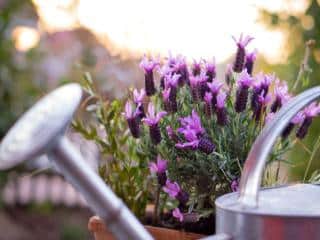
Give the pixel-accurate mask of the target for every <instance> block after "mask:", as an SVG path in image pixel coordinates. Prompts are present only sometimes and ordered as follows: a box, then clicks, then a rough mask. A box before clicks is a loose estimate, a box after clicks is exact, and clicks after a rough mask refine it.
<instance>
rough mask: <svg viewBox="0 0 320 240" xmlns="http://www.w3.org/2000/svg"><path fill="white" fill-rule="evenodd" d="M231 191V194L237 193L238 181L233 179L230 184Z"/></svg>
mask: <svg viewBox="0 0 320 240" xmlns="http://www.w3.org/2000/svg"><path fill="white" fill-rule="evenodd" d="M231 190H232V192H237V191H239V181H238V179H234V180H233V181H232V182H231Z"/></svg>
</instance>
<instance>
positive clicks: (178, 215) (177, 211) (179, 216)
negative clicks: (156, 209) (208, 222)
mask: <svg viewBox="0 0 320 240" xmlns="http://www.w3.org/2000/svg"><path fill="white" fill-rule="evenodd" d="M172 216H174V217H175V218H176V219H178V220H179V221H180V222H183V219H184V216H183V214H182V213H181V211H180V209H179V208H175V209H174V210H173V211H172Z"/></svg>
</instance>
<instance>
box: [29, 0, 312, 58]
mask: <svg viewBox="0 0 320 240" xmlns="http://www.w3.org/2000/svg"><path fill="white" fill-rule="evenodd" d="M33 2H34V4H35V5H36V7H37V8H38V11H39V15H40V18H41V22H42V26H43V27H44V28H45V29H49V30H50V31H55V30H61V29H72V28H74V27H77V26H83V27H85V28H87V29H89V30H91V31H92V32H93V33H94V34H95V35H96V36H97V37H98V39H99V40H100V42H102V43H103V44H104V45H105V46H106V47H107V48H108V50H109V51H110V52H111V53H113V54H119V53H120V54H122V55H123V54H127V55H128V54H129V55H134V56H135V55H141V54H143V53H145V52H148V53H151V54H161V55H165V54H167V53H168V51H172V52H173V53H180V54H183V55H186V56H187V57H188V58H191V59H192V58H195V59H198V58H200V57H203V58H211V57H212V56H215V57H216V60H217V62H223V61H225V60H226V59H227V58H228V57H230V56H231V55H232V54H233V53H234V51H235V45H234V42H233V41H232V39H231V35H235V36H237V35H239V34H240V33H241V32H244V33H245V34H250V35H252V36H254V37H255V41H254V43H253V44H252V45H251V46H252V49H253V48H257V49H258V51H259V52H260V53H261V54H263V55H264V56H265V57H266V59H267V60H268V61H269V62H271V63H275V62H282V61H285V59H282V58H283V57H284V56H283V54H282V52H283V49H284V47H285V45H284V42H285V36H284V35H283V33H282V32H280V31H271V30H269V29H266V27H264V26H262V25H261V24H259V23H257V19H258V17H259V16H258V10H257V8H258V7H260V6H262V7H265V8H267V9H269V10H272V11H279V10H280V9H283V8H285V9H286V10H290V11H292V12H293V13H296V14H299V12H301V11H303V10H304V9H305V8H306V1H285V0H270V1H264V0H255V1H253V0H245V1H231V0H225V1H212V0H198V1H177V0H176V1H174V0H162V1H152V0H136V1H130V0H117V1H112V0H104V1H101V0H78V1H76V3H77V6H76V7H74V8H73V7H72V3H74V2H73V1H72V0H33ZM288 2H290V4H288ZM70 9H71V10H70Z"/></svg>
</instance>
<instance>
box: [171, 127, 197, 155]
mask: <svg viewBox="0 0 320 240" xmlns="http://www.w3.org/2000/svg"><path fill="white" fill-rule="evenodd" d="M178 132H180V133H182V134H183V135H184V138H185V140H186V141H187V142H185V143H180V142H179V143H176V144H175V146H176V148H179V149H193V150H195V149H197V148H198V146H199V139H198V136H197V135H198V134H197V132H196V131H195V130H193V129H190V128H179V129H178Z"/></svg>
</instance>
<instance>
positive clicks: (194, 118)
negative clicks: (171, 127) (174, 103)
mask: <svg viewBox="0 0 320 240" xmlns="http://www.w3.org/2000/svg"><path fill="white" fill-rule="evenodd" d="M180 124H181V126H182V127H183V128H184V129H191V130H194V131H195V132H196V134H197V135H199V134H200V135H201V134H203V133H204V129H203V127H202V125H201V120H200V117H199V115H198V113H197V112H196V111H195V110H194V109H193V110H192V114H191V116H188V117H185V118H181V119H180Z"/></svg>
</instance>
